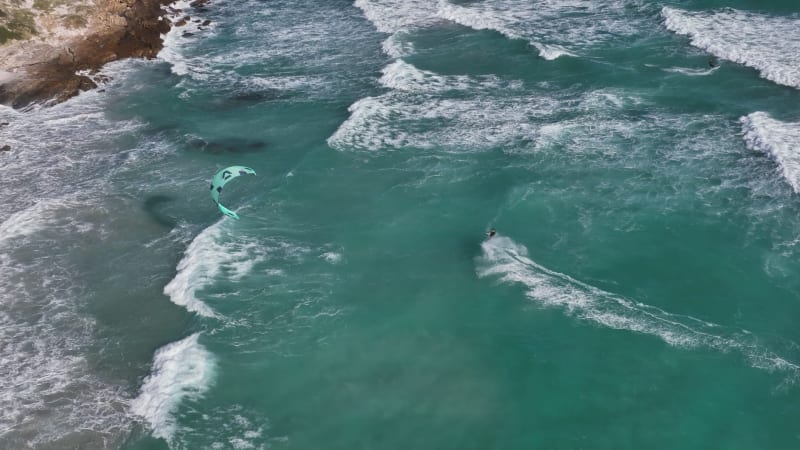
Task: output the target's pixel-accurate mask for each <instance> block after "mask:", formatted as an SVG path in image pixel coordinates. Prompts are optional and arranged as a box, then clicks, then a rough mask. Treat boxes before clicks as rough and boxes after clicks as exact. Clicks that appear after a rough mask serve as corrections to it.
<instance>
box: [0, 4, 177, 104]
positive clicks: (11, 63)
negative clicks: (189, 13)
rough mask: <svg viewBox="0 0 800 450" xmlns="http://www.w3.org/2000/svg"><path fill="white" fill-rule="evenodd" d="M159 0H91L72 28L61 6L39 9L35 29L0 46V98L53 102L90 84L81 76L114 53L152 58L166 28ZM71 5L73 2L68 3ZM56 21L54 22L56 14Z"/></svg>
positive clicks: (14, 101)
mask: <svg viewBox="0 0 800 450" xmlns="http://www.w3.org/2000/svg"><path fill="white" fill-rule="evenodd" d="M166 3H170V2H169V1H165V0H95V1H94V2H93V3H92V4H90V5H88V6H87V7H86V8H85V9H84V10H83V11H85V13H84V14H85V15H84V16H80V17H81V18H85V22H80V23H79V24H80V25H83V26H78V27H75V28H73V27H71V26H69V24H68V23H67V25H65V24H64V22H63V18H64V17H67V18H70V17H73V16H70V15H67V14H64V8H61V9H59V10H57V12H56V11H55V10H54V11H53V12H51V13H44V14H40V15H39V16H38V17H37V25H39V28H40V29H41V33H40V34H38V35H34V36H31V37H29V38H28V39H20V40H15V41H10V42H6V43H5V44H4V45H3V46H1V47H0V103H1V104H5V105H10V106H13V107H14V108H23V107H25V106H28V105H30V104H31V103H36V102H44V103H57V102H61V101H64V100H66V99H68V98H71V97H73V96H75V95H77V94H78V93H79V92H80V91H82V90H87V89H91V88H93V87H95V86H96V85H95V83H94V82H93V81H92V80H91V79H90V78H89V77H87V76H86V75H82V74H80V73H79V72H81V73H87V72H89V73H91V72H93V71H96V70H97V69H99V68H100V67H101V66H102V65H103V64H105V63H108V62H110V61H114V60H116V59H120V58H128V57H140V58H153V57H155V56H156V55H157V54H158V52H159V50H161V47H162V44H163V43H162V39H161V34H162V33H166V32H167V31H168V30H169V27H170V25H169V21H168V20H166V18H165V17H164V11H163V10H162V8H161V7H162V5H164V4H166ZM71 6H72V7H73V8H75V4H74V3H73V4H72V5H71ZM58 18H61V19H62V22H60V23H59V21H58V20H55V19H58Z"/></svg>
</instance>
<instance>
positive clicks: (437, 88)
mask: <svg viewBox="0 0 800 450" xmlns="http://www.w3.org/2000/svg"><path fill="white" fill-rule="evenodd" d="M382 72H383V76H382V77H381V78H380V80H378V82H379V83H380V84H382V85H383V86H385V87H387V88H390V89H397V90H401V91H408V92H444V91H464V90H470V91H475V90H485V89H500V88H505V89H518V88H519V87H521V85H522V83H521V82H519V81H515V82H504V81H503V80H501V79H500V78H498V77H496V76H492V75H487V76H467V75H439V74H437V73H435V72H431V71H427V70H421V69H418V68H416V67H414V66H413V65H411V64H409V63H407V62H405V61H403V60H402V59H399V60H397V61H395V62H393V63H392V64H389V65H388V66H386V67H385V68H384V69H383V71H382Z"/></svg>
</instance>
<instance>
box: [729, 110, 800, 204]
mask: <svg viewBox="0 0 800 450" xmlns="http://www.w3.org/2000/svg"><path fill="white" fill-rule="evenodd" d="M739 121H740V122H741V124H742V132H743V133H744V135H743V137H744V141H745V143H746V144H747V147H748V148H750V149H752V150H757V151H760V152H764V153H766V154H767V155H769V156H770V157H772V158H773V159H774V160H775V161H776V162H777V163H778V165H779V166H780V170H781V173H782V174H783V177H784V178H786V181H788V182H789V184H790V185H791V186H792V189H793V190H794V192H795V193H800V122H781V121H779V120H775V119H773V118H771V117H770V116H769V115H768V114H766V113H764V112H755V113H752V114H749V115H747V116H745V117H742V118H741V119H740V120H739Z"/></svg>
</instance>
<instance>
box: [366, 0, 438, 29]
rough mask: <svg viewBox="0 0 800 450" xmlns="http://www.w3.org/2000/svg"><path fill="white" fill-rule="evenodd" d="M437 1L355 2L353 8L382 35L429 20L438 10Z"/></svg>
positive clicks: (373, 0)
mask: <svg viewBox="0 0 800 450" xmlns="http://www.w3.org/2000/svg"><path fill="white" fill-rule="evenodd" d="M440 3H442V2H441V1H437V0H356V1H355V3H354V4H355V6H356V7H358V8H360V9H361V10H362V11H364V16H365V17H366V18H367V20H369V21H370V22H372V23H373V24H374V25H375V28H377V29H378V31H380V32H382V33H395V32H397V31H399V30H401V29H403V28H405V27H408V26H412V25H418V24H420V23H423V22H425V21H428V20H430V18H431V17H433V16H435V15H436V12H437V11H438V10H439V4H440Z"/></svg>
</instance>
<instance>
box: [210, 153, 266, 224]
mask: <svg viewBox="0 0 800 450" xmlns="http://www.w3.org/2000/svg"><path fill="white" fill-rule="evenodd" d="M255 174H256V171H255V170H253V169H251V168H249V167H245V166H230V167H227V168H225V169H222V170H220V171H219V172H217V174H216V175H214V179H213V180H212V181H211V199H212V200H214V203H216V204H217V207H219V210H220V211H222V214H225V215H226V216H231V217H233V218H234V219H236V220H239V215H238V214H236V213H235V212H233V211H231V210H230V209H228V208H226V207H224V206H222V204H221V203H220V202H219V194H220V193H221V192H222V186H225V185H226V184H227V183H228V182H229V181H231V180H232V179H234V178H236V177H239V176H242V175H255Z"/></svg>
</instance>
